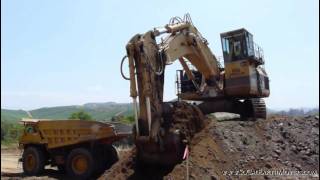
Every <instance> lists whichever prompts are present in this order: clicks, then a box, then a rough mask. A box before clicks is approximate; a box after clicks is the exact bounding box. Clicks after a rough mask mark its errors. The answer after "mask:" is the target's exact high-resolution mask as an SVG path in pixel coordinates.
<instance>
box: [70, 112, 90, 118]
mask: <svg viewBox="0 0 320 180" xmlns="http://www.w3.org/2000/svg"><path fill="white" fill-rule="evenodd" d="M69 119H80V120H92V117H91V116H90V114H88V113H86V112H84V111H83V110H81V111H78V112H74V113H72V114H71V115H70V117H69Z"/></svg>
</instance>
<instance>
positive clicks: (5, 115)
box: [1, 109, 28, 122]
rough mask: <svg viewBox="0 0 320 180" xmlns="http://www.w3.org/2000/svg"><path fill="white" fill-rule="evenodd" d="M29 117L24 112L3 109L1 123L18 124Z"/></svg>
mask: <svg viewBox="0 0 320 180" xmlns="http://www.w3.org/2000/svg"><path fill="white" fill-rule="evenodd" d="M24 117H28V114H27V112H26V111H24V110H9V109H1V121H12V122H18V121H20V120H21V118H24Z"/></svg>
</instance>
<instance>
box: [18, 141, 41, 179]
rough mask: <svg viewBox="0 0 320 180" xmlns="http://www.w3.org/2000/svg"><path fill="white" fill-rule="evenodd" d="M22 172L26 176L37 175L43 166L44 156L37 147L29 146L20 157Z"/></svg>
mask: <svg viewBox="0 0 320 180" xmlns="http://www.w3.org/2000/svg"><path fill="white" fill-rule="evenodd" d="M22 166H23V172H24V173H25V174H26V175H28V176H35V175H39V174H41V173H42V172H43V170H44V166H45V156H44V152H43V150H41V148H38V147H34V146H29V147H27V148H26V149H25V150H24V151H23V155H22Z"/></svg>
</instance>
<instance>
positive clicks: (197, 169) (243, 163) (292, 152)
mask: <svg viewBox="0 0 320 180" xmlns="http://www.w3.org/2000/svg"><path fill="white" fill-rule="evenodd" d="M222 119H224V120H223V121H219V119H217V118H207V120H206V126H205V128H204V129H203V130H202V131H201V132H199V133H197V134H196V135H195V136H194V137H193V139H192V141H191V142H190V155H189V178H190V179H239V178H240V179H248V178H254V179H283V178H285V179H292V178H296V179H300V178H301V179H306V178H308V179H310V178H318V176H317V175H315V174H313V175H312V173H316V174H318V172H319V117H318V116H306V117H287V116H276V115H274V116H271V117H269V118H268V119H267V120H258V121H255V122H253V121H241V120H240V119H228V120H225V118H222ZM302 171H309V172H302ZM286 172H288V173H301V172H302V173H309V175H297V174H295V175H279V174H278V175H272V174H270V173H286ZM100 179H186V161H183V162H182V163H181V164H178V165H176V166H175V167H152V166H150V165H141V164H137V162H136V161H135V149H133V150H131V151H130V152H129V153H128V154H127V156H126V157H124V156H123V158H122V159H121V160H120V161H119V162H118V163H116V164H115V165H113V166H112V168H111V169H109V170H107V171H106V172H105V173H104V174H103V175H102V176H101V177H100Z"/></svg>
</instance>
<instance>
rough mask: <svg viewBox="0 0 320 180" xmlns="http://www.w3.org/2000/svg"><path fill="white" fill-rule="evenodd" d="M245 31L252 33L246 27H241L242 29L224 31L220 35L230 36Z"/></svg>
mask: <svg viewBox="0 0 320 180" xmlns="http://www.w3.org/2000/svg"><path fill="white" fill-rule="evenodd" d="M245 32H247V33H249V34H251V33H250V32H249V31H248V30H246V29H245V28H241V29H236V30H232V31H228V32H223V33H221V34H220V36H221V37H228V36H234V35H238V34H242V33H245Z"/></svg>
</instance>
